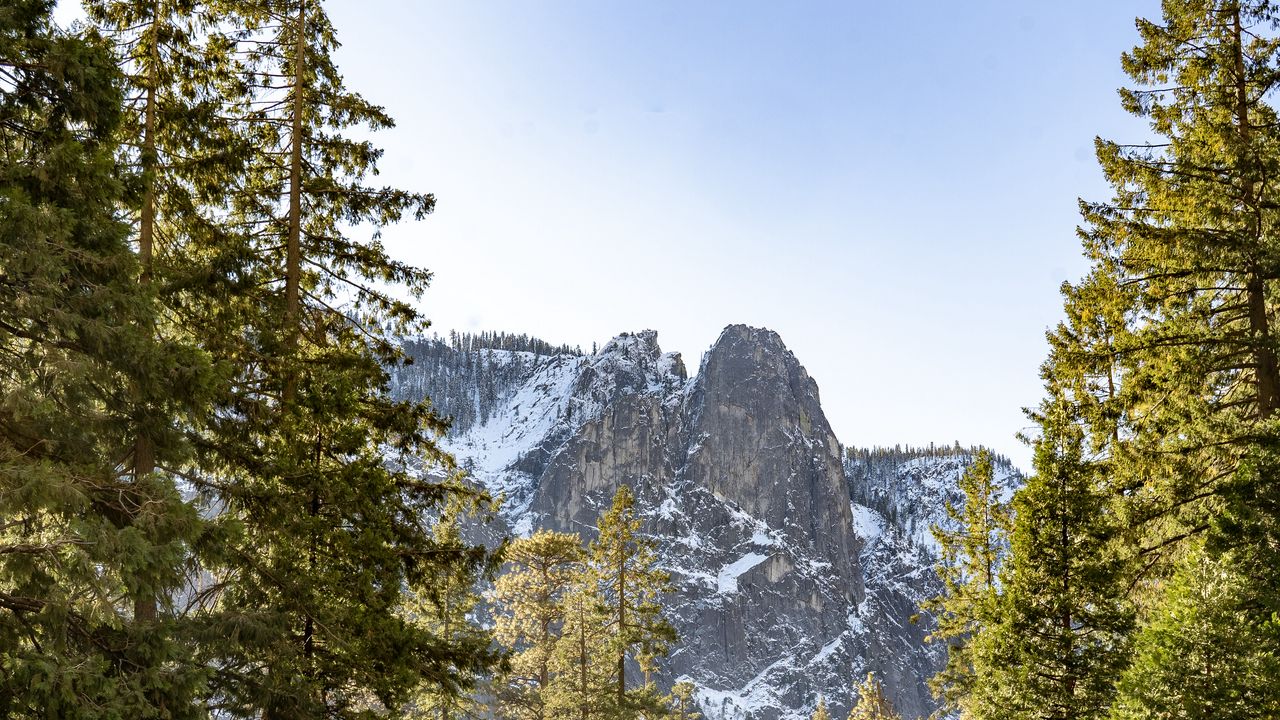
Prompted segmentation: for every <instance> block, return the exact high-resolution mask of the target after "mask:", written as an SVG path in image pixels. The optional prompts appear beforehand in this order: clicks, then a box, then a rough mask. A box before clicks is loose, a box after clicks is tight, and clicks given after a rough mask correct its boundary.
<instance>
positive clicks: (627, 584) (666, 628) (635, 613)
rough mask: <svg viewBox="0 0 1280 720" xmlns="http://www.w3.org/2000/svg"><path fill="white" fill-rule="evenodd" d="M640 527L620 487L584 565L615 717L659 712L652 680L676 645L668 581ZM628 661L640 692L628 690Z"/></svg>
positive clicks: (625, 489)
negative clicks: (665, 601)
mask: <svg viewBox="0 0 1280 720" xmlns="http://www.w3.org/2000/svg"><path fill="white" fill-rule="evenodd" d="M640 522H641V521H640V518H639V517H638V516H637V515H636V511H635V496H634V495H633V494H632V492H631V489H630V488H629V487H627V486H626V485H621V486H619V487H618V490H617V492H616V493H615V494H614V496H613V505H612V506H611V507H610V508H609V509H608V510H607V511H605V513H604V514H603V515H601V516H600V521H599V525H598V530H599V534H598V535H597V536H596V539H595V540H594V541H592V543H591V545H590V550H589V553H588V560H587V572H588V582H589V583H590V589H591V590H592V591H594V593H593V594H594V595H595V597H594V603H593V604H594V610H595V612H596V613H597V614H598V615H599V616H600V619H601V621H602V625H603V628H604V632H605V650H604V654H605V656H606V657H609V658H611V662H610V663H609V665H611V666H612V670H611V672H612V680H611V682H612V684H613V686H614V688H615V692H614V693H613V695H612V697H611V699H612V703H613V705H612V708H611V710H612V713H613V714H614V715H615V716H617V717H633V716H634V715H636V714H645V715H653V714H656V713H660V712H661V708H662V699H661V696H660V695H659V694H658V691H657V688H656V687H655V686H654V684H653V682H652V680H651V677H650V676H651V673H652V672H653V671H654V670H655V669H656V668H655V662H656V661H657V659H658V658H659V657H665V656H666V654H667V653H668V652H669V650H670V648H671V645H672V644H673V643H675V641H676V631H675V628H673V627H672V626H671V623H670V622H668V621H667V619H666V618H665V617H663V615H662V605H661V602H660V601H661V598H662V596H663V594H664V593H667V592H670V591H671V589H672V586H671V577H670V575H669V574H668V573H667V572H666V571H665V570H660V569H658V568H657V562H658V556H657V553H656V550H655V546H654V543H653V541H652V540H650V539H649V538H647V537H644V536H642V535H641V534H640ZM628 659H632V660H634V661H635V662H636V663H637V664H638V666H639V668H640V671H641V672H642V673H643V674H644V684H643V685H641V686H639V687H635V688H628V682H627V661H628Z"/></svg>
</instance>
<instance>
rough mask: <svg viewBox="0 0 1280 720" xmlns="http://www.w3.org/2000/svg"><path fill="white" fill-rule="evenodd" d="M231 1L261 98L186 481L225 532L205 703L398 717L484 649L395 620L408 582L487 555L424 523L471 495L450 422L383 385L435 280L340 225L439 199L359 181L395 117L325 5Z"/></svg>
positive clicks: (214, 564)
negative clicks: (347, 51) (346, 74)
mask: <svg viewBox="0 0 1280 720" xmlns="http://www.w3.org/2000/svg"><path fill="white" fill-rule="evenodd" d="M235 13H236V14H235V16H234V17H233V18H232V21H234V22H235V23H239V24H240V28H239V29H240V35H241V37H239V38H238V39H237V45H236V49H237V53H236V55H235V60H234V63H233V65H232V68H233V69H234V70H235V71H236V72H238V73H241V74H240V75H239V76H238V81H239V82H240V83H241V84H242V88H243V90H244V91H245V92H246V93H248V94H249V99H248V100H247V101H246V102H245V103H243V104H241V105H239V106H236V107H235V108H234V111H235V112H236V113H237V116H236V127H237V128H238V129H237V133H242V134H243V136H244V137H246V138H248V141H249V142H248V145H249V147H251V148H252V150H253V151H252V153H250V154H249V155H248V156H247V157H246V158H245V163H244V166H243V168H242V170H240V171H239V172H240V179H239V181H238V182H239V186H238V188H237V191H236V192H235V193H233V194H232V195H230V196H229V198H228V205H227V207H226V210H225V213H224V215H225V218H224V219H225V223H224V227H225V229H226V232H228V233H229V234H231V235H233V236H234V240H235V242H236V243H238V244H237V246H236V247H238V248H240V250H238V251H237V253H236V254H235V255H234V257H233V262H230V263H229V267H230V272H231V273H232V276H233V277H234V282H231V283H229V284H227V285H226V286H225V293H224V295H222V296H220V297H219V301H220V302H218V303H215V304H210V305H208V306H202V308H205V309H202V311H201V312H202V313H204V315H202V317H207V318H208V320H209V323H208V326H207V327H208V328H211V329H212V328H216V331H214V332H210V333H209V334H208V335H209V336H208V337H207V339H206V340H205V344H204V346H205V347H206V349H208V350H209V351H210V352H211V353H212V354H215V355H216V356H217V357H219V358H224V359H225V361H226V362H227V364H228V365H229V366H231V367H232V368H234V369H235V372H234V374H232V375H231V376H230V377H229V378H228V381H227V383H226V384H225V385H223V386H222V387H220V388H219V396H218V399H217V402H216V403H215V405H214V407H213V408H212V410H211V412H209V413H207V414H206V415H205V417H203V418H201V422H200V423H199V424H198V426H197V427H196V428H194V430H193V433H194V434H195V435H196V437H197V439H198V447H199V449H200V450H201V453H200V457H199V458H198V462H197V463H195V464H194V465H193V466H192V467H191V468H190V469H189V471H188V472H187V473H186V477H187V478H188V480H189V481H190V482H191V483H192V484H193V485H194V486H196V487H197V488H199V489H200V491H201V492H202V494H203V495H204V496H205V497H206V498H207V502H208V504H209V507H211V508H213V509H215V510H216V511H217V513H218V514H217V517H216V525H217V528H216V537H217V538H218V539H219V541H218V542H216V543H215V542H208V543H205V544H203V546H202V548H201V551H202V552H201V560H202V564H203V566H204V568H205V569H206V570H207V571H208V572H209V573H210V575H211V576H212V582H211V584H210V586H209V587H207V588H206V589H205V590H204V591H203V592H202V593H201V598H202V602H201V609H202V610H203V612H204V617H205V618H206V620H207V627H208V633H207V635H206V640H207V642H206V643H205V644H204V647H205V648H206V649H207V650H208V652H209V656H208V658H207V661H208V662H209V663H210V665H211V666H213V667H216V668H218V672H217V673H216V674H215V675H214V677H213V679H212V681H211V684H210V690H209V692H210V697H211V702H215V703H217V704H218V705H219V707H221V708H223V712H224V713H226V714H228V715H231V716H235V717H264V718H269V719H272V720H282V719H285V718H300V717H306V718H313V717H330V718H342V717H355V716H359V715H361V714H362V713H366V712H369V711H370V708H374V709H377V708H382V709H384V710H385V709H394V708H400V707H402V706H404V705H405V703H406V702H408V700H409V699H410V697H411V696H412V695H413V694H414V693H416V692H419V691H420V690H421V684H422V682H423V681H424V680H427V681H429V682H430V683H433V684H434V686H435V687H434V689H432V690H430V691H429V692H431V693H433V694H434V695H435V697H437V698H439V697H442V696H444V695H460V694H463V693H466V692H469V691H470V685H471V684H472V683H473V682H474V680H475V678H477V677H478V676H480V675H482V674H484V673H485V672H487V670H488V668H489V667H491V666H492V664H493V662H494V660H495V657H494V655H493V654H492V653H491V652H489V651H488V650H487V649H483V651H481V649H480V648H477V647H476V646H475V644H474V643H471V642H465V641H460V639H459V638H460V636H458V635H456V634H455V635H454V636H453V637H442V636H440V635H438V634H436V630H433V629H432V628H431V627H428V626H425V625H423V624H420V623H416V622H413V621H412V620H411V619H410V618H409V617H407V616H406V615H405V613H404V612H402V610H403V608H404V602H405V597H404V595H405V592H406V589H407V588H413V589H415V591H416V592H418V593H420V594H422V595H424V596H426V597H428V598H431V597H440V596H442V595H443V594H445V592H446V588H447V587H448V586H449V584H450V583H451V582H453V581H454V578H456V577H458V574H459V573H462V574H467V573H474V572H479V571H480V570H481V566H483V565H484V564H485V563H486V562H487V561H485V560H484V559H483V554H482V553H477V552H475V550H474V548H462V547H455V546H452V545H451V544H450V543H447V542H442V540H441V538H439V537H438V536H437V535H436V534H435V533H434V532H433V531H432V527H431V520H430V519H431V518H434V517H438V516H439V513H440V509H441V508H442V507H444V506H445V505H446V504H447V502H448V500H449V499H450V498H453V497H465V496H468V495H471V494H473V491H471V490H468V489H467V488H466V487H465V486H464V485H463V484H462V483H461V482H460V481H459V479H458V478H457V477H456V475H455V473H454V470H453V467H452V461H451V459H449V458H448V457H447V456H446V455H444V454H443V453H442V452H441V451H440V450H439V448H438V447H437V446H436V444H435V437H437V436H438V435H439V434H440V433H442V432H443V431H444V429H445V425H444V423H443V422H442V421H441V420H440V418H438V417H437V416H436V415H435V413H434V412H433V411H432V409H431V407H430V404H429V402H426V401H412V402H410V401H398V400H395V399H393V398H391V397H390V395H389V390H388V378H389V375H388V368H391V367H394V366H396V365H398V364H400V363H402V362H403V357H402V354H401V353H400V351H399V349H398V347H397V345H396V343H395V340H394V338H396V337H399V336H403V335H404V334H407V333H409V332H416V331H418V330H420V329H421V328H422V326H423V323H422V322H421V320H420V318H419V317H418V315H417V312H416V310H415V309H414V308H413V307H412V306H411V305H410V304H409V302H408V301H407V300H406V299H403V296H409V297H411V298H412V297H416V296H418V295H419V294H420V293H421V291H422V289H423V287H424V286H425V284H426V282H427V280H428V279H429V273H427V272H426V271H424V270H420V269H418V268H415V267H412V266H409V265H406V264H404V263H401V262H398V261H395V260H393V259H392V258H390V257H389V256H388V255H387V254H386V252H385V250H384V249H383V247H382V246H381V244H380V243H379V242H378V241H377V238H376V235H375V237H374V238H373V239H371V240H368V241H363V240H357V239H353V238H351V237H350V236H349V233H350V232H352V230H351V229H352V228H358V227H361V226H362V225H364V224H368V225H371V226H373V227H374V228H375V229H376V228H380V227H382V226H384V225H386V224H389V223H393V222H396V221H397V220H399V219H401V218H402V217H404V216H406V215H411V216H416V217H421V216H423V215H425V214H426V213H428V212H429V211H430V210H431V208H432V206H433V203H434V200H433V198H432V197H431V196H429V195H422V194H416V193H410V192H406V191H401V190H397V189H394V188H377V187H370V186H368V185H367V184H366V182H365V181H366V178H368V177H369V176H371V175H373V174H376V171H377V168H376V162H377V160H378V158H379V157H380V155H381V151H380V150H378V149H377V148H376V147H375V146H374V145H373V144H372V143H370V142H368V141H366V140H354V139H351V138H350V137H348V136H347V135H346V133H347V131H348V130H349V129H350V128H359V129H360V131H363V130H369V129H371V130H376V129H379V128H384V127H389V126H390V125H391V124H392V121H391V119H390V118H389V117H388V116H387V115H386V113H385V112H384V111H383V110H382V109H381V108H379V107H377V106H375V105H372V104H370V103H368V102H367V101H365V100H364V99H363V98H361V97H360V96H358V95H356V94H354V93H352V92H350V91H349V90H347V89H346V88H345V86H344V84H343V80H342V77H341V75H340V74H339V73H338V71H337V68H336V67H335V66H334V64H333V61H332V57H331V53H332V51H333V49H334V48H335V47H336V39H335V35H334V30H333V28H332V26H331V25H330V23H329V20H328V17H327V16H326V14H325V13H324V10H323V6H322V5H321V4H320V3H319V2H314V1H311V0H295V1H293V2H277V1H275V0H248V1H246V2H238V3H236V4H235ZM219 267H221V266H219ZM383 288H389V289H383ZM219 637H221V638H224V639H225V638H233V639H234V641H233V642H218V641H217V638H219Z"/></svg>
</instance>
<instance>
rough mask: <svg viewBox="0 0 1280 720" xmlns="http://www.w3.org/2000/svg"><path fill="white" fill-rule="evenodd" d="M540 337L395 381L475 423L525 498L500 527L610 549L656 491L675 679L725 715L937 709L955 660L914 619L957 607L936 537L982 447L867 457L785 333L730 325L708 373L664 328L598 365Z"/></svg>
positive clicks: (480, 447) (495, 470)
mask: <svg viewBox="0 0 1280 720" xmlns="http://www.w3.org/2000/svg"><path fill="white" fill-rule="evenodd" d="M497 337H499V339H501V338H502V337H503V336H502V335H498V336H497ZM507 337H509V336H507ZM517 337H520V338H524V336H517ZM522 343H523V344H521V345H518V346H517V347H515V348H501V349H494V348H491V347H480V348H474V347H468V346H463V347H461V348H459V347H457V346H456V345H455V346H450V345H445V344H443V343H440V342H434V343H432V342H427V341H423V342H419V343H418V344H416V345H413V346H412V347H410V348H409V349H410V350H411V351H412V352H413V353H414V355H415V359H416V360H417V361H418V362H416V363H415V364H414V365H413V366H412V367H411V368H409V369H408V371H407V372H402V373H400V374H398V375H396V376H394V378H393V379H394V381H395V383H396V387H397V391H398V392H401V393H402V394H404V395H406V396H411V395H413V394H418V395H419V396H421V395H422V394H425V395H426V396H428V397H431V398H432V399H433V402H436V403H437V406H439V407H444V408H448V409H449V410H450V412H451V413H456V417H460V418H463V420H464V422H462V423H457V424H455V429H454V430H453V431H452V432H451V433H450V434H449V436H448V438H447V439H446V443H445V445H446V448H447V449H448V450H449V451H450V452H452V453H453V454H454V455H455V456H456V457H457V459H458V461H459V464H460V465H461V466H462V467H463V468H466V469H467V470H468V471H469V472H470V475H471V478H472V479H473V480H474V481H475V482H476V483H478V484H479V485H482V486H483V487H485V488H486V489H488V490H489V491H490V492H491V493H493V494H494V495H500V496H502V497H503V498H504V503H503V510H502V512H501V517H500V519H499V523H500V526H498V527H494V528H492V531H493V532H494V533H495V534H498V535H501V534H503V533H514V534H525V533H528V532H531V531H532V530H534V529H537V528H543V527H545V528H553V529H558V530H572V531H576V532H579V533H581V534H583V535H584V537H586V538H590V537H591V536H593V535H594V533H595V523H596V520H597V518H598V516H599V514H600V512H601V510H603V509H604V508H605V507H606V506H607V505H608V503H609V502H610V500H611V498H612V495H613V493H614V492H615V491H616V489H617V488H618V487H619V486H620V485H627V486H629V487H631V488H632V489H633V490H634V492H635V494H636V497H637V503H638V510H639V512H640V513H641V515H642V517H643V518H644V520H645V522H644V528H645V531H646V532H647V533H649V534H650V535H651V536H652V537H653V538H654V539H655V540H656V541H657V543H658V548H659V555H660V558H661V562H662V564H663V565H664V567H665V568H666V569H668V570H669V571H670V572H671V574H672V578H673V581H674V582H675V585H676V590H675V592H674V594H673V596H672V597H670V598H669V599H668V600H669V601H668V605H669V607H670V612H671V615H672V618H673V622H674V623H675V625H676V627H677V629H678V631H679V633H680V635H681V642H680V643H679V645H678V646H677V649H676V651H675V652H674V653H673V654H672V656H671V657H670V658H669V659H668V660H667V661H666V662H665V664H664V665H663V667H662V669H661V672H660V673H659V675H658V677H657V679H658V681H659V682H660V683H663V684H666V685H669V684H670V683H672V682H675V681H676V680H678V679H682V678H684V679H688V680H690V681H692V682H693V683H694V684H695V685H696V687H697V694H696V697H697V699H698V702H699V704H700V705H701V708H702V712H703V713H704V715H706V716H707V717H708V720H781V719H782V718H787V719H796V720H799V719H800V718H804V717H807V716H808V715H809V713H810V712H811V710H812V708H813V707H814V705H815V704H816V702H817V698H818V697H819V696H820V695H821V696H823V697H825V698H826V700H827V702H828V705H829V706H830V707H831V709H832V712H833V713H835V714H837V715H839V714H842V713H844V712H845V711H847V709H848V705H849V703H850V702H851V701H852V699H853V698H852V696H851V687H852V682H853V680H854V679H856V678H857V677H859V676H861V675H862V674H864V673H865V672H866V671H867V670H875V671H876V673H877V674H878V675H879V676H881V677H884V678H885V679H886V680H887V681H888V683H889V694H890V696H891V697H892V699H893V701H894V703H895V704H896V705H897V706H898V708H899V710H900V711H902V712H903V715H904V717H922V716H924V715H927V714H928V713H929V712H931V711H932V709H933V704H932V700H931V699H930V698H929V695H928V690H927V688H926V687H925V685H924V680H925V678H927V677H928V676H929V675H930V674H932V672H933V670H934V669H935V668H936V666H937V662H938V660H939V657H940V655H939V651H938V648H929V647H925V646H924V644H923V637H924V635H925V634H927V631H928V627H927V625H928V623H927V620H926V621H925V622H922V623H920V624H913V623H911V622H910V621H909V619H910V618H911V617H912V616H913V615H915V614H916V613H917V612H918V605H919V601H920V600H922V599H923V598H926V597H928V596H929V595H930V594H931V593H933V592H936V589H937V588H936V576H934V575H933V571H932V563H933V562H934V558H935V555H936V553H935V551H934V548H933V547H932V546H931V545H930V541H929V538H928V528H929V525H930V524H931V523H932V522H934V521H937V520H938V519H939V518H938V517H937V513H939V512H941V510H940V508H941V507H943V505H944V504H945V501H946V500H949V499H954V493H953V491H954V487H955V477H956V476H957V475H958V473H959V472H961V471H963V468H964V467H965V466H966V465H967V463H968V458H969V455H968V452H967V451H963V450H961V449H959V448H947V449H946V452H941V451H937V452H931V454H929V453H920V452H916V451H912V450H910V449H908V450H907V451H894V452H887V451H849V452H847V453H846V452H845V451H844V450H843V449H842V447H841V445H840V443H839V442H838V440H837V439H836V437H835V435H834V433H833V432H832V430H831V427H830V425H829V423H828V422H827V419H826V416H825V413H824V412H823V408H822V406H821V403H820V402H819V396H818V385H817V383H816V382H815V381H814V379H813V378H812V377H810V376H809V374H808V373H807V372H806V371H805V369H804V367H803V366H802V365H801V364H800V362H799V360H798V359H797V358H796V357H795V355H794V354H792V353H791V351H790V350H788V349H787V347H786V345H785V344H784V343H783V341H782V338H781V337H779V336H778V334H777V333H775V332H773V331H771V330H767V329H763V328H754V327H750V326H747V325H730V326H729V327H727V328H725V329H724V331H723V332H722V333H721V334H720V337H719V338H718V339H717V340H716V342H715V343H714V345H712V347H711V348H710V349H709V350H708V351H707V353H705V354H704V356H703V358H702V363H701V366H700V368H699V372H698V374H697V375H696V376H695V377H693V378H691V379H690V378H687V377H686V373H685V371H684V365H683V363H682V362H681V360H680V357H679V355H678V354H675V353H664V352H662V349H661V347H660V346H659V344H658V338H657V333H656V332H654V331H652V330H645V331H642V332H638V333H623V334H621V335H618V336H617V337H615V338H613V339H612V340H610V341H609V342H608V343H606V344H605V345H604V347H602V348H601V349H600V350H599V351H597V352H595V353H592V354H589V355H584V354H581V353H578V352H575V351H571V350H570V351H565V350H562V349H557V348H554V347H552V346H549V345H548V344H546V343H541V342H540V341H536V340H534V339H528V340H522ZM525 347H528V348H535V349H539V350H541V351H531V350H525V349H521V348H525ZM547 348H550V351H546V350H547Z"/></svg>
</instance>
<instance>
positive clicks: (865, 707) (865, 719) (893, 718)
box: [849, 458, 990, 720]
mask: <svg viewBox="0 0 1280 720" xmlns="http://www.w3.org/2000/svg"><path fill="white" fill-rule="evenodd" d="M987 462H988V463H989V462H990V458H988V459H987ZM857 696H858V702H857V704H856V705H854V706H853V709H851V710H850V711H849V720H901V719H900V717H899V716H898V713H896V712H894V710H893V704H892V703H890V702H889V699H888V698H886V697H885V696H884V685H882V684H880V681H879V680H878V679H876V676H875V673H867V679H866V680H863V681H862V683H860V684H859V685H858V688H857Z"/></svg>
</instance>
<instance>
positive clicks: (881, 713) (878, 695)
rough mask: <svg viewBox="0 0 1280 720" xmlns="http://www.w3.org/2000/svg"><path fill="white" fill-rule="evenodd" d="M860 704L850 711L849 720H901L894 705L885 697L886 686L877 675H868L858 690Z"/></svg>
mask: <svg viewBox="0 0 1280 720" xmlns="http://www.w3.org/2000/svg"><path fill="white" fill-rule="evenodd" d="M857 696H858V702H857V704H856V705H854V706H853V709H851V710H850V711H849V720H900V718H899V716H898V714H897V713H896V712H894V710H893V704H892V703H890V702H889V699H888V698H887V697H885V696H884V685H882V684H881V683H880V680H879V679H877V678H876V676H875V673H867V679H866V680H863V681H862V682H861V683H860V684H859V685H858V689H857Z"/></svg>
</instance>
